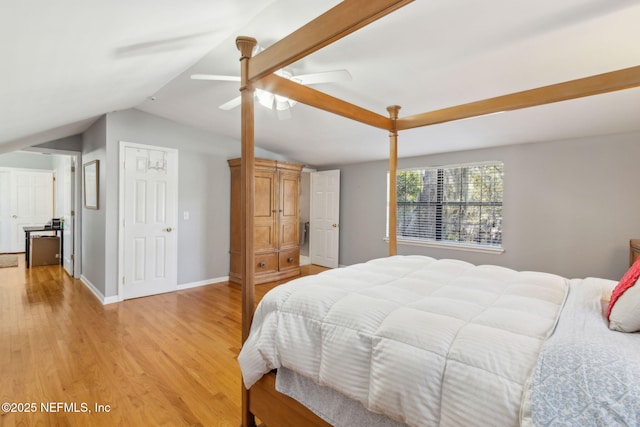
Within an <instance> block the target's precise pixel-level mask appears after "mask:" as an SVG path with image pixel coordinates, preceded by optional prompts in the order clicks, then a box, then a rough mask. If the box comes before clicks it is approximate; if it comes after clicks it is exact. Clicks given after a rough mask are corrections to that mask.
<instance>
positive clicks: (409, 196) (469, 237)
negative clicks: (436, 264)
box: [396, 162, 503, 249]
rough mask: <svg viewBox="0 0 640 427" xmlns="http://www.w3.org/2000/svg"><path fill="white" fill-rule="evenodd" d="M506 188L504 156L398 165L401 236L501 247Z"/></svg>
mask: <svg viewBox="0 0 640 427" xmlns="http://www.w3.org/2000/svg"><path fill="white" fill-rule="evenodd" d="M502 192H503V164H502V162H490V163H475V164H467V165H455V166H441V167H435V168H424V169H410V170H401V171H398V175H397V199H398V200H397V208H398V211H397V223H396V224H397V237H398V241H400V242H415V243H449V244H454V245H460V246H469V245H473V246H481V247H493V248H498V249H499V248H501V246H502Z"/></svg>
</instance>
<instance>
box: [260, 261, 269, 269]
mask: <svg viewBox="0 0 640 427" xmlns="http://www.w3.org/2000/svg"><path fill="white" fill-rule="evenodd" d="M266 266H267V264H266V263H265V262H264V261H262V262H261V263H260V264H258V267H260V268H265V267H266Z"/></svg>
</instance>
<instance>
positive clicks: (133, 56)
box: [0, 0, 640, 166]
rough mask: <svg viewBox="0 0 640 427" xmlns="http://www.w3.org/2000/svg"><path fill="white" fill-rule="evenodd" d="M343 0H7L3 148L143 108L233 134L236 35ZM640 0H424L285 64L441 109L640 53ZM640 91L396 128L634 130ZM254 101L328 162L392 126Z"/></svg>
mask: <svg viewBox="0 0 640 427" xmlns="http://www.w3.org/2000/svg"><path fill="white" fill-rule="evenodd" d="M337 3H338V2H337V1H335V0H333V1H328V0H319V1H313V2H301V1H295V0H234V1H211V0H209V1H203V0H187V1H176V0H157V1H152V0H137V1H133V2H124V1H120V0H116V1H104V2H87V1H80V0H60V1H57V2H45V1H42V0H30V1H17V0H11V1H5V2H2V4H0V40H1V41H0V43H1V49H0V55H1V60H2V66H0V152H6V151H11V150H15V149H19V148H22V147H25V146H29V145H34V144H38V143H41V142H46V141H49V140H53V139H57V138H60V137H64V136H69V135H74V134H77V133H80V132H83V131H84V130H85V129H86V128H87V127H88V126H90V124H91V123H93V121H94V120H95V119H96V118H97V117H100V116H101V115H103V114H105V113H108V112H111V111H117V110H124V109H128V108H138V109H140V110H142V111H146V112H148V113H151V114H155V115H158V116H161V117H165V118H168V119H171V120H173V121H176V122H179V123H183V124H186V125H190V126H194V127H197V128H201V129H205V130H208V131H210V132H212V133H215V134H221V135H224V136H230V137H233V138H239V133H240V110H239V108H235V109H232V110H229V111H223V110H221V109H219V108H218V106H220V105H221V104H223V103H225V102H227V101H229V100H230V99H232V98H234V97H236V96H237V95H238V83H237V82H225V81H202V80H192V79H190V75H192V74H226V75H238V74H239V65H238V58H239V53H238V51H237V50H236V47H235V42H234V40H235V38H236V37H237V36H239V35H246V36H251V37H255V38H256V39H258V42H259V44H260V45H261V46H269V45H270V44H272V43H274V42H275V41H277V40H279V39H280V38H282V37H283V36H285V35H287V34H288V33H290V32H292V31H293V30H295V29H297V28H298V27H300V26H302V25H303V24H305V23H306V22H308V21H309V20H311V19H313V18H314V17H316V16H318V15H319V14H321V13H323V12H324V11H326V10H327V9H329V8H331V7H332V6H334V5H335V4H337ZM638 22H640V2H638V1H635V0H634V1H631V0H616V1H615V2H612V1H602V0H565V1H563V2H558V1H551V0H541V1H538V2H525V3H523V2H513V1H509V0H487V1H483V2H471V1H468V0H467V1H462V0H447V1H445V0H432V1H431V0H429V1H427V0H418V1H414V2H413V3H411V4H409V5H407V6H405V7H404V8H402V9H400V10H399V11H396V12H394V13H392V14H391V15H389V16H387V17H384V18H382V19H381V20H379V21H377V22H375V23H373V24H372V25H370V26H368V27H366V28H364V29H361V30H359V31H358V32H356V33H354V34H351V35H349V36H348V37H346V38H345V39H342V40H340V41H338V42H336V43H335V44H333V45H330V46H328V47H326V48H325V49H323V50H321V51H319V52H316V53H314V54H312V55H311V56H309V57H308V58H305V59H303V60H301V61H299V62H297V63H295V64H293V65H292V66H291V67H289V68H288V71H289V72H291V73H292V74H294V75H297V74H307V73H316V72H324V71H331V70H347V71H348V72H349V73H350V74H351V76H352V79H351V80H346V81H339V82H334V83H324V84H319V85H316V86H315V88H317V89H319V90H322V91H324V92H327V93H329V94H331V95H334V96H337V97H339V98H342V99H345V100H347V101H349V102H352V103H354V104H357V105H360V106H362V107H364V108H367V109H369V110H371V111H374V112H377V113H380V114H384V115H386V107H387V106H388V105H391V104H398V105H400V106H402V109H401V111H400V116H403V115H411V114H416V113H421V112H425V111H430V110H436V109H440V108H444V107H449V106H454V105H458V104H463V103H467V102H471V101H476V100H480V99H485V98H490V97H494V96H498V95H503V94H508V93H512V92H516V91H522V90H526V89H531V88H535V87H540V86H545V85H549V84H554V83H559V82H563V81H567V80H572V79H577V78H581V77H587V76H591V75H594V74H600V73H605V72H609V71H613V70H617V69H622V68H627V67H632V66H637V65H640V43H638V40H640V25H638V24H637V23H638ZM639 111H640V89H637V88H636V89H629V90H625V91H620V92H614V93H609V94H604V95H597V96H592V97H588V98H581V99H576V100H572V101H564V102H559V103H555V104H549V105H545V106H540V107H534V108H528V109H525V110H519V111H512V112H505V113H502V114H496V115H491V116H483V117H477V118H473V119H467V120H460V121H456V122H450V123H446V124H440V125H434V126H429V127H425V128H420V129H413V130H408V131H403V132H402V133H401V134H400V138H399V155H400V156H401V157H405V156H414V155H421V154H430V153H437V152H445V151H454V150H463V149H471V148H480V147H488V146H498V145H506V144H516V143H526V142H536V141H550V140H561V139H568V138H577V137H583V136H588V135H607V134H613V133H621V132H633V131H640V120H638V112H639ZM290 112H291V117H290V118H288V119H285V120H280V119H279V118H278V116H277V115H276V113H275V112H274V111H272V110H269V109H267V108H264V107H261V106H257V107H256V143H257V145H259V146H260V147H262V148H265V149H268V150H271V151H275V152H279V153H281V154H283V155H286V156H288V157H290V158H292V159H296V160H298V161H301V162H304V163H307V164H310V165H316V166H322V165H329V164H338V163H350V162H358V161H368V160H376V159H384V158H386V156H387V141H388V138H387V134H386V132H384V131H380V130H379V129H374V128H370V127H368V126H366V125H362V124H359V123H354V122H351V121H349V120H347V119H344V118H341V117H338V116H334V115H331V114H329V113H325V112H322V111H317V110H314V109H312V108H310V107H307V106H305V105H301V104H297V105H295V106H294V107H292V109H291V111H290Z"/></svg>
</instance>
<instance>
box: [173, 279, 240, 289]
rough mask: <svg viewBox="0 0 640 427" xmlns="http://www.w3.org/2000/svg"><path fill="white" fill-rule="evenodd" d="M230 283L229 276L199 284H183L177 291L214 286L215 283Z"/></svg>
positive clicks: (202, 281)
mask: <svg viewBox="0 0 640 427" xmlns="http://www.w3.org/2000/svg"><path fill="white" fill-rule="evenodd" d="M228 281H229V276H224V277H218V278H216V279H208V280H200V281H198V282H191V283H183V284H182V285H178V287H177V290H178V291H182V290H185V289H191V288H197V287H199V286H207V285H213V284H215V283H222V282H228Z"/></svg>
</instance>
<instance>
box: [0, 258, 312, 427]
mask: <svg viewBox="0 0 640 427" xmlns="http://www.w3.org/2000/svg"><path fill="white" fill-rule="evenodd" d="M321 270H322V268H321V267H314V266H308V267H304V272H303V274H315V273H317V272H318V271H321ZM277 284H279V283H278V282H276V283H269V284H264V285H258V286H257V287H256V288H257V289H256V298H257V299H259V298H261V297H262V296H263V295H264V293H265V292H266V291H267V290H269V289H271V288H272V287H274V286H276V285H277ZM240 344H241V338H240V289H239V286H237V285H234V284H231V285H230V284H227V283H220V284H214V285H210V286H203V287H199V288H193V289H189V290H184V291H179V292H174V293H169V294H163V295H156V296H151V297H145V298H139V299H135V300H128V301H124V302H122V303H117V304H111V305H107V306H103V305H102V304H101V303H100V302H99V301H98V300H97V299H96V298H95V297H94V296H93V294H92V293H91V292H90V291H89V290H88V289H86V288H85V286H84V285H83V284H82V283H81V282H80V281H78V280H74V279H72V278H70V277H69V276H68V275H67V274H66V273H65V272H64V271H63V270H62V268H60V267H57V266H47V267H36V268H32V269H25V268H24V257H21V259H20V265H19V266H18V267H13V268H0V403H4V402H8V403H12V404H14V405H13V407H12V408H10V409H12V410H20V411H22V412H20V413H17V412H7V411H6V410H4V409H5V408H4V407H3V410H0V426H3V427H5V426H6V427H9V426H35V425H38V426H152V425H153V426H182V425H185V426H234V427H237V426H239V425H240V396H241V395H240V390H241V387H240V384H241V383H240V370H239V368H238V364H237V362H236V356H237V354H238V352H239V350H240ZM33 404H35V405H33ZM65 404H66V407H65V406H64V405H65ZM74 405H75V407H74ZM96 405H102V406H101V407H97V406H96ZM27 409H30V410H32V412H31V413H26V412H24V411H26V410H27ZM100 409H102V412H100ZM74 410H75V411H77V412H75V411H74ZM85 410H86V411H87V412H84V411H85ZM54 411H57V412H54Z"/></svg>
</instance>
